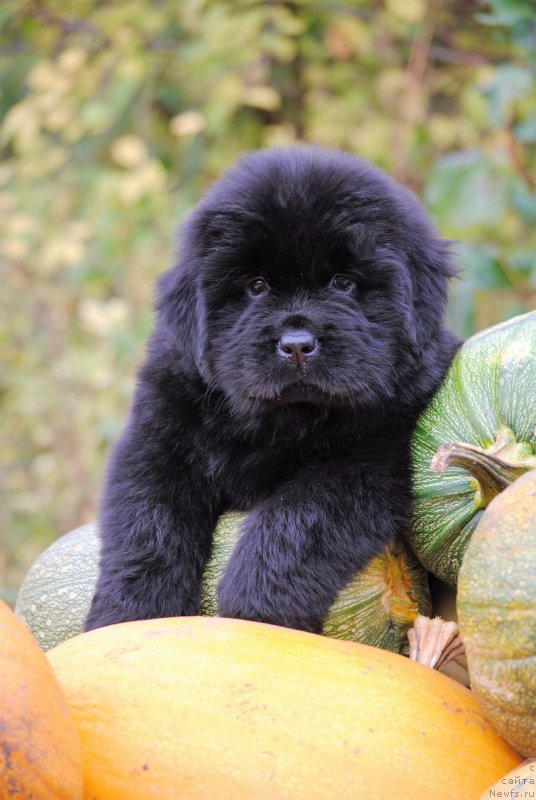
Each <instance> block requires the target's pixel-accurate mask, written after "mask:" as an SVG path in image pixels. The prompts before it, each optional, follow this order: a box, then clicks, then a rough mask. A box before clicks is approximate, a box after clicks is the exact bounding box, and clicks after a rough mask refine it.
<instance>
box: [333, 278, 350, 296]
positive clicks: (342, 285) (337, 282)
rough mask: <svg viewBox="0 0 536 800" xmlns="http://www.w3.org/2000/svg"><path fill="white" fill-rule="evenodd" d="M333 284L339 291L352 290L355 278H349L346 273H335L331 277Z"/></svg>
mask: <svg viewBox="0 0 536 800" xmlns="http://www.w3.org/2000/svg"><path fill="white" fill-rule="evenodd" d="M331 285H332V286H333V288H334V289H337V290H338V291H339V292H351V291H352V289H353V288H354V286H355V284H354V282H353V280H351V278H347V277H346V275H334V276H333V278H332V279H331Z"/></svg>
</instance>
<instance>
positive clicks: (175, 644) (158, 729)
mask: <svg viewBox="0 0 536 800" xmlns="http://www.w3.org/2000/svg"><path fill="white" fill-rule="evenodd" d="M48 658H49V659H50V662H51V664H52V666H53V667H54V669H55V671H56V674H57V676H58V678H59V681H60V683H61V685H62V687H63V690H64V692H65V694H66V696H67V698H68V700H69V703H70V705H71V708H72V710H73V713H74V715H75V718H76V720H77V722H78V726H79V730H80V733H81V737H82V749H83V754H84V775H85V791H86V798H87V800H90V798H91V800H149V799H151V800H152V799H153V798H154V800H275V798H277V800H364V798H367V799H368V798H370V797H375V798H380V800H424V798H426V800H453V798H456V800H476V798H478V797H479V796H480V793H481V792H482V791H484V789H485V788H486V787H488V786H489V785H491V784H492V783H494V782H495V781H496V780H498V779H499V778H500V777H501V776H502V775H504V774H505V773H507V772H508V771H509V770H511V769H513V768H514V767H515V766H516V765H517V764H518V763H519V761H520V758H519V757H518V756H517V754H516V753H515V752H514V751H513V750H512V749H511V748H510V747H509V746H508V745H507V744H506V743H505V742H503V740H502V739H500V738H499V736H498V735H497V734H496V733H495V732H494V730H493V728H492V727H491V725H490V723H489V722H487V721H486V720H485V718H484V717H483V715H482V712H481V710H480V707H479V706H478V704H477V703H476V701H475V700H474V699H473V697H472V695H471V693H470V692H469V691H468V690H467V689H465V688H464V687H462V686H460V685H459V684H458V683H455V682H454V681H452V680H451V679H450V678H447V677H445V676H443V675H441V674H439V673H437V672H435V671H433V670H431V669H428V668H427V667H423V666H422V665H420V664H416V663H414V662H411V661H409V660H408V659H406V658H404V657H403V656H400V655H396V654H394V653H390V652H387V651H384V650H380V649H376V648H373V647H369V646H367V645H360V644H354V643H352V642H342V641H338V640H335V639H328V638H327V637H321V636H316V635H314V634H310V633H303V632H298V631H292V630H288V629H285V628H279V627H276V626H271V625H263V624H260V623H253V622H245V621H239V620H227V619H211V618H206V617H184V618H175V619H162V620H149V621H141V622H127V623H123V624H121V625H115V626H111V627H108V628H103V629H100V630H95V631H91V632H90V633H86V634H82V635H80V636H77V637H75V638H73V639H70V640H69V641H66V642H64V643H63V644H61V645H59V646H58V647H56V648H54V649H53V650H50V651H49V653H48Z"/></svg>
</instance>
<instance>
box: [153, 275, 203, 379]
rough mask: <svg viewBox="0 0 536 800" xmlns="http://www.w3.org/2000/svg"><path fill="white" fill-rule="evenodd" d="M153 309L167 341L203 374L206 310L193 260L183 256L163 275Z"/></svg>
mask: <svg viewBox="0 0 536 800" xmlns="http://www.w3.org/2000/svg"><path fill="white" fill-rule="evenodd" d="M156 308H157V312H158V321H159V323H160V325H161V326H163V327H164V331H165V334H166V338H167V339H168V341H169V342H171V343H172V344H173V346H174V347H176V348H177V350H178V351H179V352H180V353H181V355H183V356H184V357H185V358H186V359H187V360H188V362H189V364H190V366H192V367H193V368H194V369H197V371H198V372H199V373H200V374H201V375H202V376H203V377H205V374H204V373H205V365H204V363H203V361H204V359H203V355H204V352H205V340H206V311H205V304H204V301H203V296H202V293H201V290H200V288H199V285H198V278H197V270H196V269H195V260H194V259H192V260H189V261H188V262H186V261H185V260H184V259H183V260H181V261H180V262H179V263H178V264H177V265H176V266H174V267H172V268H171V269H169V270H168V271H167V272H165V273H164V274H163V275H162V277H161V278H160V280H159V283H158V296H157V303H156Z"/></svg>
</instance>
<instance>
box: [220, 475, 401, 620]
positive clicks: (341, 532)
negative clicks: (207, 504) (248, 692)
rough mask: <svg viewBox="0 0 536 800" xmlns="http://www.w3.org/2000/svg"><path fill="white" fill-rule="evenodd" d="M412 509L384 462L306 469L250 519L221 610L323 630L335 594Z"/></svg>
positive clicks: (231, 566)
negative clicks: (376, 467) (371, 465)
mask: <svg viewBox="0 0 536 800" xmlns="http://www.w3.org/2000/svg"><path fill="white" fill-rule="evenodd" d="M380 470H381V474H379V472H380ZM409 508H410V490H409V485H408V480H407V478H406V479H403V480H399V479H396V478H394V477H393V478H390V477H389V475H388V474H387V468H386V467H385V465H382V467H380V469H379V470H378V471H377V472H376V471H375V470H374V469H371V468H370V466H367V468H366V469H365V468H364V467H363V466H362V465H359V464H355V463H352V462H349V461H342V460H337V461H335V462H332V463H323V464H321V465H315V466H308V467H307V469H304V470H303V471H302V472H301V473H299V474H298V475H297V476H296V478H295V480H293V481H292V483H289V484H287V485H285V486H282V487H280V491H278V492H274V494H273V496H271V497H270V498H269V499H268V500H266V501H265V502H264V503H262V505H260V506H258V507H257V508H256V509H255V510H254V511H253V512H252V513H251V514H250V515H249V516H248V518H247V520H246V522H245V528H244V532H243V535H242V537H241V539H240V540H239V542H238V544H237V547H236V549H235V551H234V553H233V555H232V557H231V560H230V562H229V565H228V568H227V570H226V572H225V575H224V576H223V578H222V580H221V582H220V585H219V612H220V614H221V615H222V616H226V617H239V618H244V619H250V620H257V621H260V622H269V623H273V624H277V625H283V626H286V627H290V628H298V629H302V630H307V631H313V632H317V633H320V632H321V630H322V623H323V620H324V617H325V616H326V614H327V612H328V610H329V608H330V606H331V604H332V603H333V601H334V600H335V598H336V596H337V594H338V592H339V591H340V590H341V589H342V588H343V587H344V586H345V585H346V583H347V582H348V581H349V580H350V578H351V577H352V576H353V575H354V574H355V572H356V571H357V570H358V569H361V568H362V567H364V566H365V565H366V564H367V563H368V561H369V560H370V559H371V558H372V557H373V556H374V555H376V554H377V553H379V552H381V550H382V549H383V548H384V547H385V546H386V545H387V544H388V543H389V542H390V541H391V540H392V538H393V536H394V535H395V533H396V532H397V531H399V530H400V529H401V527H402V525H403V521H404V519H405V516H406V515H407V513H408V512H409Z"/></svg>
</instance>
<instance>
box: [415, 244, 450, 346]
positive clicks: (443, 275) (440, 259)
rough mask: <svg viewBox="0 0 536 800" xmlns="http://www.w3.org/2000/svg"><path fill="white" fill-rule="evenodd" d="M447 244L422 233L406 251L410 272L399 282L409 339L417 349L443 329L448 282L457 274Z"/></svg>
mask: <svg viewBox="0 0 536 800" xmlns="http://www.w3.org/2000/svg"><path fill="white" fill-rule="evenodd" d="M450 247H451V242H448V241H444V240H442V239H438V238H436V237H435V236H430V237H426V236H423V237H422V238H421V240H420V241H419V242H418V244H417V246H416V247H415V248H414V249H412V252H411V253H410V254H409V271H408V272H406V273H405V274H404V276H403V278H402V281H403V283H404V289H403V291H404V297H405V298H406V323H407V332H408V341H409V342H410V343H411V344H412V345H413V346H414V347H415V349H416V350H417V351H420V350H421V349H422V348H426V347H428V346H429V344H430V342H431V341H432V340H435V339H437V337H438V336H439V335H440V334H441V332H442V331H443V326H444V316H445V311H446V307H447V300H448V281H449V278H452V277H455V276H456V275H457V274H458V271H457V269H456V267H455V266H454V263H453V259H452V256H451V250H450Z"/></svg>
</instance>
